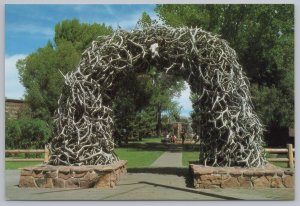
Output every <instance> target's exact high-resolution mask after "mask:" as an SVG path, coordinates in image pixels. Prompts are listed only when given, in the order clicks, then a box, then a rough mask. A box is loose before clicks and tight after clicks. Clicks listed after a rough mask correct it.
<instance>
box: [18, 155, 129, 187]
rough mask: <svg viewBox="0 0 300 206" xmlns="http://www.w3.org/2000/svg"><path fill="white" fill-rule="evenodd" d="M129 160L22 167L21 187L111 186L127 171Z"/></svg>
mask: <svg viewBox="0 0 300 206" xmlns="http://www.w3.org/2000/svg"><path fill="white" fill-rule="evenodd" d="M126 168H127V160H120V161H118V162H116V163H114V164H111V165H87V166H51V165H45V166H38V167H26V168H22V169H21V176H20V181H19V187H36V188H93V187H95V188H109V187H114V186H115V185H116V184H117V182H118V181H119V179H120V177H121V176H122V175H124V174H126V173H127V169H126Z"/></svg>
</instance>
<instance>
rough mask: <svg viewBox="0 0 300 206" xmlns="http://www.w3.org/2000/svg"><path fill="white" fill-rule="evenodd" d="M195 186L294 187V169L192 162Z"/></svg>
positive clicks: (191, 170)
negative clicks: (221, 165) (217, 165)
mask: <svg viewBox="0 0 300 206" xmlns="http://www.w3.org/2000/svg"><path fill="white" fill-rule="evenodd" d="M189 169H190V175H191V176H192V178H193V182H194V187H195V188H294V183H295V178H294V171H293V170H291V169H285V168H279V167H275V166H273V165H271V164H267V165H266V166H265V167H263V168H241V167H209V166H206V167H205V166H204V165H197V164H190V166H189Z"/></svg>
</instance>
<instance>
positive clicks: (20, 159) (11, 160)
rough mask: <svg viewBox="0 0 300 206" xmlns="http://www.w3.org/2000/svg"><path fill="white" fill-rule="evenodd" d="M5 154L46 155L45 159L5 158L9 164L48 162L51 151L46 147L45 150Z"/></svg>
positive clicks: (6, 151) (13, 151) (9, 151)
mask: <svg viewBox="0 0 300 206" xmlns="http://www.w3.org/2000/svg"><path fill="white" fill-rule="evenodd" d="M5 154H14V155H15V154H44V158H5V161H7V162H45V163H46V162H48V161H49V150H48V148H47V147H46V146H45V149H31V150H24V149H18V150H5Z"/></svg>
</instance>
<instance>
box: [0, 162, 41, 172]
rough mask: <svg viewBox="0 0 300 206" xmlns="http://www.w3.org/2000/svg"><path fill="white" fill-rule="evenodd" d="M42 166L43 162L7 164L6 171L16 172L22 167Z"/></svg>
mask: <svg viewBox="0 0 300 206" xmlns="http://www.w3.org/2000/svg"><path fill="white" fill-rule="evenodd" d="M39 164H42V162H5V169H6V170H16V169H18V168H22V167H31V166H36V165H39Z"/></svg>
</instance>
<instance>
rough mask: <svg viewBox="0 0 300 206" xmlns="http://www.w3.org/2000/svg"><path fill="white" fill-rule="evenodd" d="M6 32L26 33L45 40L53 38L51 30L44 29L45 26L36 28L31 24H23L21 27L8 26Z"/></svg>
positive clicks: (48, 28)
mask: <svg viewBox="0 0 300 206" xmlns="http://www.w3.org/2000/svg"><path fill="white" fill-rule="evenodd" d="M7 30H8V31H10V32H15V33H28V34H34V35H40V36H42V37H45V38H52V37H53V36H54V29H53V28H51V27H45V26H37V25H32V24H23V25H19V24H18V25H15V24H10V25H9V27H8V28H7Z"/></svg>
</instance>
